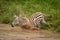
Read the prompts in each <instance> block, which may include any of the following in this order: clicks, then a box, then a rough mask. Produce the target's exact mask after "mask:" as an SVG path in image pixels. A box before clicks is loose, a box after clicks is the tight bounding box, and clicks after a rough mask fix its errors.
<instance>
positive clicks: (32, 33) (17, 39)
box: [0, 24, 60, 40]
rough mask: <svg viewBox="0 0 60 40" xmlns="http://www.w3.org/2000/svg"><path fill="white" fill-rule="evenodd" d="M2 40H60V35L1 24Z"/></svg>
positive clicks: (0, 39) (0, 35) (0, 33)
mask: <svg viewBox="0 0 60 40" xmlns="http://www.w3.org/2000/svg"><path fill="white" fill-rule="evenodd" d="M0 40H60V34H59V33H52V32H49V31H46V30H25V29H21V28H20V27H13V28H12V27H11V26H10V25H9V24H0Z"/></svg>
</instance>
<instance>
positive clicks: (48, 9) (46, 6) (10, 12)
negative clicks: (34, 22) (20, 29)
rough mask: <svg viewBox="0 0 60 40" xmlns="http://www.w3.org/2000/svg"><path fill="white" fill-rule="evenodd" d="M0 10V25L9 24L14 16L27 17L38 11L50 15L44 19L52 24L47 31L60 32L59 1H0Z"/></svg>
mask: <svg viewBox="0 0 60 40" xmlns="http://www.w3.org/2000/svg"><path fill="white" fill-rule="evenodd" d="M0 10H1V11H0V23H11V22H12V21H13V19H14V15H15V14H16V15H19V14H22V15H24V16H26V17H29V16H31V15H32V14H33V13H35V12H38V11H39V12H43V13H44V14H46V15H52V16H53V17H52V18H51V19H49V18H48V17H46V18H45V19H46V20H47V21H48V22H49V23H51V24H52V27H51V28H50V29H49V30H54V31H55V30H57V31H60V0H0ZM42 27H43V28H44V27H46V26H45V25H44V26H42ZM45 29H46V28H45Z"/></svg>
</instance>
